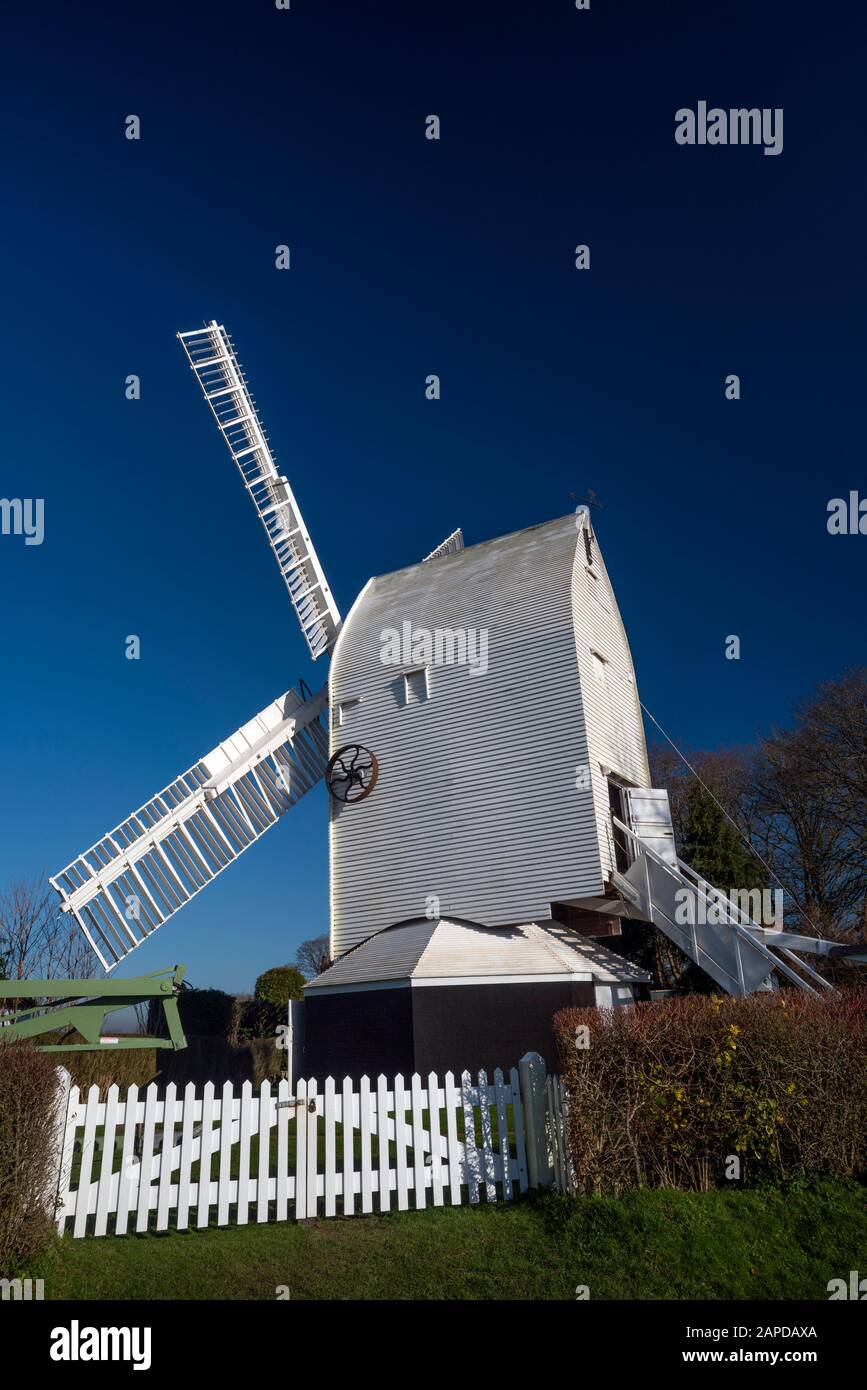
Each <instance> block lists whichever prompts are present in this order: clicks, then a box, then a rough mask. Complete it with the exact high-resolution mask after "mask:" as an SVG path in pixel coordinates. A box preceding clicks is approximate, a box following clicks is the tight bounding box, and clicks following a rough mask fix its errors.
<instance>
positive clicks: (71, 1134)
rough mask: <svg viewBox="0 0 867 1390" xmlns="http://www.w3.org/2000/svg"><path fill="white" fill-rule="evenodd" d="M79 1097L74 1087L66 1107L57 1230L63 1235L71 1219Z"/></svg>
mask: <svg viewBox="0 0 867 1390" xmlns="http://www.w3.org/2000/svg"><path fill="white" fill-rule="evenodd" d="M79 1095H80V1091H79V1089H78V1087H77V1086H72V1087H71V1088H70V1091H69V1097H68V1100H67V1105H66V1132H65V1134H64V1136H63V1155H62V1158H61V1160H60V1174H59V1182H58V1191H57V1198H58V1211H57V1218H58V1219H57V1229H58V1231H59V1232H60V1234H61V1235H63V1233H64V1231H65V1230H66V1222H67V1220H68V1218H69V1207H70V1191H69V1188H70V1184H71V1181H72V1161H73V1157H74V1155H75V1131H76V1130H77V1128H78V1125H79V1108H80V1106H79Z"/></svg>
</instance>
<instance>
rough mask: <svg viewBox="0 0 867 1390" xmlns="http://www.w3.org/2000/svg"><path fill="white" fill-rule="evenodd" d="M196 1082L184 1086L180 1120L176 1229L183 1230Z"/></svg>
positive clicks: (186, 1215)
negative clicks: (182, 1109) (181, 1118)
mask: <svg viewBox="0 0 867 1390" xmlns="http://www.w3.org/2000/svg"><path fill="white" fill-rule="evenodd" d="M196 1104H197V1102H196V1083H195V1082H194V1081H188V1082H187V1084H186V1086H185V1087H184V1101H183V1105H184V1114H183V1120H182V1121H181V1162H180V1168H179V1171H178V1216H177V1229H178V1230H179V1231H185V1230H186V1229H187V1227H188V1225H189V1224H190V1187H191V1176H192V1171H193V1142H194V1139H195V1131H196Z"/></svg>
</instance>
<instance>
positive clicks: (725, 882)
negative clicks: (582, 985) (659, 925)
mask: <svg viewBox="0 0 867 1390" xmlns="http://www.w3.org/2000/svg"><path fill="white" fill-rule="evenodd" d="M686 756H687V758H688V761H689V762H690V763H691V764H692V767H693V768H694V769H695V771H696V773H697V774H698V777H699V778H700V779H701V782H703V783H705V784H706V786H707V787H708V788H709V789H710V791H711V792H712V793H713V795H714V796H715V797H716V798H717V799H718V800H719V801H720V802H721V803H722V805H723V807H724V808H725V810H726V812H727V813H728V815H729V816H731V817H732V819H733V820H734V821H735V823H736V825H737V826H738V828H739V829H740V830H741V831H743V833H744V834H745V835H746V837H747V839H748V840H749V843H750V844H751V845H752V846H753V848H754V849H755V850H756V851H757V855H758V856H760V857H761V858H760V859H759V858H758V857H756V858H753V856H749V859H751V860H752V861H753V863H752V867H751V868H748V863H749V860H748V859H747V858H743V857H742V856H743V855H746V854H747V850H746V846H745V845H742V846H740V847H737V845H736V841H737V837H736V834H735V830H734V827H733V826H732V825H731V824H730V823H729V822H728V821H727V820H726V819H725V817H724V816H723V815H722V813H721V812H720V811H719V808H713V809H711V808H712V807H713V801H712V800H710V799H709V798H707V793H704V794H703V797H701V798H700V797H698V792H699V791H700V790H701V783H700V782H698V781H696V780H695V778H694V777H693V774H692V773H691V772H690V770H689V769H688V768H687V767H685V765H684V762H683V760H682V759H681V758H680V757H679V756H678V754H677V753H675V752H674V750H673V749H670V748H667V747H663V748H655V749H651V766H652V768H653V780H654V785H656V786H664V787H666V788H667V789H668V792H669V799H670V802H671V808H672V820H673V823H674V828H675V835H676V838H677V840H678V843H680V844H681V845H682V846H683V850H682V853H683V858H684V859H685V860H686V861H687V862H688V863H691V864H692V866H693V867H694V868H695V869H696V870H697V871H698V872H699V873H702V874H703V875H704V876H705V877H706V878H707V879H708V880H709V881H710V882H711V883H713V884H714V885H715V886H716V887H720V888H724V889H725V888H728V887H730V886H733V887H742V888H750V887H760V886H761V887H768V888H772V889H776V888H780V887H781V888H783V889H784V890H785V897H784V916H785V923H786V926H787V927H788V928H789V929H790V930H793V931H798V932H802V933H804V934H806V935H819V936H825V937H828V938H831V939H834V940H837V941H840V942H842V943H845V944H849V943H853V944H854V943H857V942H861V941H864V940H865V939H867V668H865V667H858V668H856V669H854V670H850V671H844V672H843V674H842V675H841V676H839V677H837V678H836V679H835V680H831V681H826V682H824V683H823V684H822V685H820V686H818V688H817V689H816V690H815V691H814V692H813V693H812V694H811V695H810V696H808V697H807V699H805V700H804V701H802V702H801V704H800V705H799V706H798V707H797V708H796V710H795V712H794V717H793V721H792V724H791V726H790V727H788V728H784V729H774V730H772V732H771V733H770V734H769V735H767V736H766V737H764V738H761V739H759V740H758V741H757V743H756V744H755V745H754V746H752V747H748V748H732V749H721V750H717V751H716V752H710V751H699V752H688V753H687V755H686ZM708 800H709V805H708V804H707V801H708ZM762 861H763V862H764V864H765V865H767V869H763V867H762ZM753 873H754V874H755V875H756V876H757V879H758V880H759V881H756V880H755V879H753V878H752V874H753ZM660 949H662V948H660ZM664 949H665V951H668V950H669V948H668V947H665V948H664ZM658 954H659V953H658ZM810 964H811V965H812V967H813V968H814V969H817V970H819V971H820V973H824V974H826V975H828V976H829V977H834V978H839V979H840V980H841V981H844V980H845V981H847V982H849V983H854V982H855V980H856V978H857V975H859V974H862V973H863V967H858V968H855V967H853V966H851V965H846V966H844V965H840V964H839V963H835V962H834V961H833V960H830V961H828V960H826V959H825V958H821V959H820V958H817V957H813V958H811V960H810ZM675 965H676V959H675ZM664 973H665V972H664V970H662V971H661V974H664Z"/></svg>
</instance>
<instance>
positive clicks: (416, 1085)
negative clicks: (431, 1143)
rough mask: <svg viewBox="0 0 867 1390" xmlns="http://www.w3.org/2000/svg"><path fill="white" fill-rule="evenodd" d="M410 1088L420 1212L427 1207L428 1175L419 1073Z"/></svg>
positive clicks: (415, 1171)
mask: <svg viewBox="0 0 867 1390" xmlns="http://www.w3.org/2000/svg"><path fill="white" fill-rule="evenodd" d="M410 1088H411V1091H412V1167H413V1186H414V1187H415V1207H416V1211H418V1210H420V1209H421V1208H422V1207H424V1206H426V1205H427V1173H426V1171H425V1163H424V1122H423V1120H422V1110H423V1109H424V1097H423V1093H422V1089H421V1077H420V1076H419V1074H418V1072H417V1071H414V1072H413V1074H412V1078H411V1080H410Z"/></svg>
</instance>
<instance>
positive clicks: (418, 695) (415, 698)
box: [403, 666, 430, 705]
mask: <svg viewBox="0 0 867 1390" xmlns="http://www.w3.org/2000/svg"><path fill="white" fill-rule="evenodd" d="M429 695H430V686H429V683H428V673H427V667H426V666H422V667H420V668H419V669H418V670H417V671H406V672H405V673H404V677H403V698H404V704H405V705H422V704H424V702H425V700H426V699H427V698H428V696H429Z"/></svg>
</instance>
